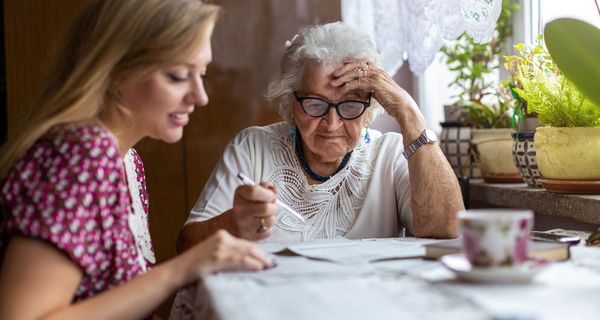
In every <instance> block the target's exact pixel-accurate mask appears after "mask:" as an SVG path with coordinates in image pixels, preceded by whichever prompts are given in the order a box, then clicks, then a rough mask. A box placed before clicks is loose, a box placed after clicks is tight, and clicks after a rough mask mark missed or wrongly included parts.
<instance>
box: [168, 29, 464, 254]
mask: <svg viewBox="0 0 600 320" xmlns="http://www.w3.org/2000/svg"><path fill="white" fill-rule="evenodd" d="M286 46H287V50H286V52H285V55H284V56H283V58H282V61H281V74H280V75H279V77H278V78H277V79H275V80H274V81H273V82H272V83H271V84H270V86H269V92H268V94H267V96H268V98H269V99H270V100H271V101H273V102H274V104H275V105H276V106H277V107H278V108H279V113H280V115H281V116H282V117H283V119H284V120H285V122H281V123H276V124H273V125H269V126H266V127H251V128H247V129H245V130H243V131H242V132H240V133H239V134H238V135H237V136H236V137H235V138H234V139H233V141H231V143H229V145H227V147H226V149H225V153H224V155H223V158H222V159H221V161H220V163H219V164H218V165H217V167H216V168H215V170H214V172H213V174H212V176H211V177H210V179H209V180H208V182H207V185H206V187H205V189H204V191H203V193H202V194H201V196H200V198H199V199H198V201H197V203H196V205H195V206H194V208H193V210H192V212H191V214H190V216H189V219H188V221H187V223H186V225H185V227H184V228H183V230H182V232H181V233H180V239H179V248H180V249H185V248H187V247H188V246H190V245H192V244H194V243H196V242H198V241H200V240H202V239H204V238H206V237H207V236H209V235H210V234H212V233H213V232H215V231H216V230H218V229H219V228H224V229H226V230H228V231H229V232H230V233H232V234H234V235H236V236H239V237H242V238H245V239H249V240H262V239H267V241H269V242H295V241H306V240H311V239H321V238H333V237H336V236H343V237H347V238H352V239H357V238H368V237H395V236H399V235H402V234H403V231H404V229H405V228H406V229H408V231H409V232H410V233H412V234H413V235H415V236H417V237H435V238H449V237H454V236H455V235H456V213H457V212H458V211H460V210H462V209H463V204H462V200H461V194H460V189H459V186H458V183H457V179H456V177H455V175H454V173H453V171H452V169H451V168H450V165H449V164H448V163H447V161H446V160H445V158H444V155H443V154H442V152H441V150H440V148H439V147H438V146H437V145H436V144H435V141H436V138H435V135H434V134H433V133H432V132H431V131H430V130H428V129H427V123H426V121H425V119H424V118H423V115H422V114H421V112H420V111H419V107H418V106H417V104H416V103H415V101H414V100H413V99H412V98H411V97H410V95H409V94H408V93H407V92H406V91H405V90H404V89H402V88H401V87H399V86H398V85H397V84H396V83H395V82H394V81H393V80H392V78H391V77H390V76H389V75H388V74H386V73H385V72H384V71H383V70H382V69H381V68H380V67H379V65H378V64H377V59H378V56H377V53H376V50H375V48H374V46H373V44H372V42H371V41H370V39H369V38H368V36H367V35H365V34H362V33H360V32H357V31H355V30H353V29H350V28H349V27H347V26H345V25H344V24H343V23H332V24H327V25H321V26H314V27H309V28H307V29H306V30H305V31H304V32H303V33H302V34H300V35H299V36H297V37H295V38H294V39H292V40H291V41H288V43H286ZM382 107H383V108H382ZM383 110H385V111H386V112H387V113H388V114H390V115H391V116H392V117H394V119H396V121H397V122H398V124H399V125H400V127H401V129H402V134H398V133H386V134H381V133H380V132H377V131H375V130H373V129H369V128H368V126H369V124H370V123H371V121H372V120H373V119H374V118H375V116H376V115H377V114H378V113H380V112H382V111H383ZM238 173H243V174H246V175H247V176H249V177H250V178H251V179H253V180H254V181H269V182H270V183H272V185H273V186H274V188H275V189H276V192H277V196H278V198H279V199H280V200H281V201H282V202H284V203H286V204H288V205H289V206H290V207H292V208H293V209H295V210H296V211H297V212H298V213H300V215H302V216H303V217H304V218H305V220H306V222H302V221H301V220H299V219H296V218H294V217H293V215H288V214H282V213H281V212H278V211H277V210H276V209H273V208H272V207H270V206H267V203H265V207H264V210H260V209H259V208H260V207H259V206H255V208H257V210H256V211H254V212H253V213H252V214H250V215H248V214H241V212H239V211H240V210H238V209H237V208H235V206H234V208H232V209H229V208H230V205H231V202H232V195H233V194H234V190H235V189H236V187H237V186H239V185H240V182H239V180H238V179H237V178H236V175H238ZM234 204H235V200H234ZM246 213H247V212H246Z"/></svg>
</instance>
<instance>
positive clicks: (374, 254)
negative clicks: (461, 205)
mask: <svg viewBox="0 0 600 320" xmlns="http://www.w3.org/2000/svg"><path fill="white" fill-rule="evenodd" d="M406 239H409V238H380V239H363V240H347V239H344V240H341V239H335V240H327V241H310V242H303V243H299V244H295V245H288V249H289V250H290V251H292V252H294V253H296V254H298V255H301V256H304V257H308V258H312V259H321V260H329V261H333V262H336V263H353V264H355V263H368V262H374V261H380V260H387V259H406V258H421V257H423V256H424V255H425V248H424V247H423V245H424V244H426V243H430V242H432V241H435V240H431V239H418V240H412V239H411V240H406Z"/></svg>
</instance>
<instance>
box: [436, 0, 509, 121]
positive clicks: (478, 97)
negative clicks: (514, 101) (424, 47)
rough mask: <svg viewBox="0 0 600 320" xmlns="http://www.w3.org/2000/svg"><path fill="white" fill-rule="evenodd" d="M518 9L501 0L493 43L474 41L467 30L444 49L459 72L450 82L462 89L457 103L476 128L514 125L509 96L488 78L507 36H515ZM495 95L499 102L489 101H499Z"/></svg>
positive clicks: (450, 67)
mask: <svg viewBox="0 0 600 320" xmlns="http://www.w3.org/2000/svg"><path fill="white" fill-rule="evenodd" d="M518 8H519V6H518V4H517V3H515V2H513V1H509V0H505V1H502V13H501V14H500V17H499V18H498V22H497V24H496V31H495V33H494V36H493V37H492V39H491V41H490V42H488V43H483V44H478V43H475V42H474V41H473V39H472V38H471V37H469V36H468V35H467V34H466V33H464V34H462V35H461V36H460V37H459V38H458V39H457V40H456V41H455V42H454V43H452V44H449V45H446V46H444V47H443V48H442V50H441V51H442V52H443V53H444V54H445V55H446V56H447V58H448V59H447V61H446V64H447V65H448V68H449V69H450V70H451V71H452V72H454V73H455V74H456V77H455V78H454V80H453V81H452V82H451V83H450V84H449V85H450V86H451V87H454V88H458V89H459V93H458V94H457V96H456V98H457V100H456V101H455V102H454V104H455V105H458V106H461V107H462V108H464V109H465V110H467V113H468V116H467V122H468V123H469V124H470V125H471V126H473V127H476V128H508V127H510V126H511V122H510V114H509V113H510V109H511V108H510V104H509V101H508V100H509V99H507V98H506V95H505V94H503V93H502V92H500V89H499V88H498V85H497V84H496V83H495V81H489V80H487V79H486V77H489V76H491V75H493V73H494V71H496V70H498V69H499V67H500V55H501V54H502V52H503V49H504V42H505V39H506V38H507V37H509V36H511V35H512V24H511V17H512V13H513V11H515V10H516V9H518ZM495 97H498V98H497V100H498V103H495V104H490V103H488V101H489V100H496V98H495ZM490 98H492V99H490Z"/></svg>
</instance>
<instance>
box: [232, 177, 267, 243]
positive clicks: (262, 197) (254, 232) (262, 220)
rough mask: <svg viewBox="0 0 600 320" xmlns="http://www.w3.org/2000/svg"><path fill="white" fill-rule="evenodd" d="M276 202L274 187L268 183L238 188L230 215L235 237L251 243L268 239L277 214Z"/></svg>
mask: <svg viewBox="0 0 600 320" xmlns="http://www.w3.org/2000/svg"><path fill="white" fill-rule="evenodd" d="M276 200H277V196H276V195H275V187H273V185H272V184H270V183H267V182H262V183H261V184H260V185H258V186H250V185H242V186H239V187H238V188H237V189H236V190H235V195H234V198H233V208H232V213H231V214H232V215H233V220H234V223H235V226H236V228H237V234H236V235H237V236H239V237H240V238H243V239H247V240H253V241H256V240H262V239H266V238H268V237H269V236H270V235H271V227H272V226H273V224H274V223H275V217H276V214H277V208H278V207H277V205H276V204H275V201H276ZM234 234H235V233H234Z"/></svg>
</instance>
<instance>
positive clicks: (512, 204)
mask: <svg viewBox="0 0 600 320" xmlns="http://www.w3.org/2000/svg"><path fill="white" fill-rule="evenodd" d="M469 196H470V200H471V202H472V203H484V204H489V205H492V206H498V207H507V208H527V209H531V210H533V211H535V212H536V213H537V214H543V215H547V216H554V217H561V218H570V219H574V220H576V221H579V222H584V223H588V224H594V225H600V195H575V194H561V193H552V192H548V191H546V189H543V188H530V187H528V186H527V184H525V183H510V184H499V183H485V182H483V180H482V179H473V180H471V182H470V192H469Z"/></svg>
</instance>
